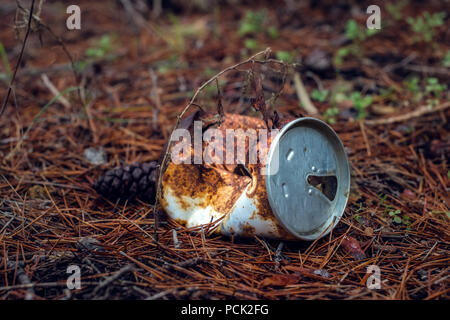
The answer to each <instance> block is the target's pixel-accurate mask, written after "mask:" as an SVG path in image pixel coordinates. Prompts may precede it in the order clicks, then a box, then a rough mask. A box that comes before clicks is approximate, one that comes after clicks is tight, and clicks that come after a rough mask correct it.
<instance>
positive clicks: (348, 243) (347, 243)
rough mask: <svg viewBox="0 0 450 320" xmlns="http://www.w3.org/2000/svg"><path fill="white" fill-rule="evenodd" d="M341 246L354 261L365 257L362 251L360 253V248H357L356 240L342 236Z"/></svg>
mask: <svg viewBox="0 0 450 320" xmlns="http://www.w3.org/2000/svg"><path fill="white" fill-rule="evenodd" d="M342 246H343V247H344V249H345V250H347V252H348V253H350V255H351V256H352V257H353V258H355V259H356V260H362V259H364V258H365V257H366V254H365V253H364V251H362V249H361V247H360V246H359V243H358V240H356V239H355V238H353V237H348V236H344V240H343V241H342Z"/></svg>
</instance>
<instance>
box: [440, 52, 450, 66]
mask: <svg viewBox="0 0 450 320" xmlns="http://www.w3.org/2000/svg"><path fill="white" fill-rule="evenodd" d="M442 65H443V66H444V67H446V68H450V50H449V51H447V53H446V54H445V57H444V60H442Z"/></svg>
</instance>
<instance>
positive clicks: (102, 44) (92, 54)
mask: <svg viewBox="0 0 450 320" xmlns="http://www.w3.org/2000/svg"><path fill="white" fill-rule="evenodd" d="M112 42H113V36H111V35H109V34H107V35H104V36H102V37H101V38H100V40H99V41H98V43H96V44H95V45H94V46H92V47H90V48H88V49H86V51H85V55H86V56H87V57H89V58H93V59H103V58H104V57H105V56H106V55H107V54H108V53H110V52H111V49H112Z"/></svg>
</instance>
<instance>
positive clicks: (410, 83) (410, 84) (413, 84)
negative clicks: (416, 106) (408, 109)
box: [403, 76, 423, 101]
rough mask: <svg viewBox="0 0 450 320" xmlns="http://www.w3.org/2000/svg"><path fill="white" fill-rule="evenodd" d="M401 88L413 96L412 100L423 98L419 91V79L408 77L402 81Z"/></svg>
mask: <svg viewBox="0 0 450 320" xmlns="http://www.w3.org/2000/svg"><path fill="white" fill-rule="evenodd" d="M403 86H404V87H405V89H406V90H407V91H409V92H411V93H412V94H413V100H414V101H419V100H421V99H422V97H423V93H422V90H421V89H420V79H419V77H416V76H414V77H409V78H407V79H406V80H404V81H403Z"/></svg>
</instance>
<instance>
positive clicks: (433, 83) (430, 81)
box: [425, 78, 447, 98]
mask: <svg viewBox="0 0 450 320" xmlns="http://www.w3.org/2000/svg"><path fill="white" fill-rule="evenodd" d="M445 90H447V85H446V84H440V83H439V80H438V79H437V78H427V84H426V85H425V92H426V93H431V94H432V95H433V96H434V97H436V98H440V97H441V96H442V93H443V92H444V91H445Z"/></svg>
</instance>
